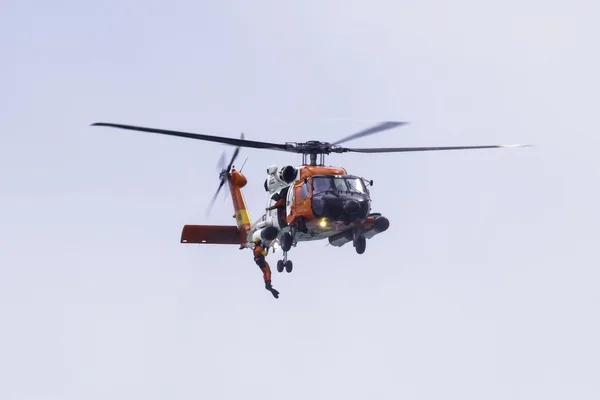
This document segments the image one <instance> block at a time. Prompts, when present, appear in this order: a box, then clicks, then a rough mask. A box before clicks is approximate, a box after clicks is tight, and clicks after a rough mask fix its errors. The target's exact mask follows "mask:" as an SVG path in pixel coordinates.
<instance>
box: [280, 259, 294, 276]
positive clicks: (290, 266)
mask: <svg viewBox="0 0 600 400" xmlns="http://www.w3.org/2000/svg"><path fill="white" fill-rule="evenodd" d="M280 261H281V260H280ZM293 268H294V264H293V263H292V260H287V261H286V262H285V270H286V272H287V273H288V274H289V273H290V272H292V269H293Z"/></svg>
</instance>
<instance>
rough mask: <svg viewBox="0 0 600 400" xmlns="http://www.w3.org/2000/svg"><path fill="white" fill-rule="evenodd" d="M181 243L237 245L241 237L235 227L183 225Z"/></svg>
mask: <svg viewBox="0 0 600 400" xmlns="http://www.w3.org/2000/svg"><path fill="white" fill-rule="evenodd" d="M181 243H204V244H237V245H239V244H240V243H241V235H240V231H239V230H238V228H237V226H233V225H232V226H224V225H185V226H184V227H183V230H182V231H181Z"/></svg>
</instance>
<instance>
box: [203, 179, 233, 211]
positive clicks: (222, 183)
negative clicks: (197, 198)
mask: <svg viewBox="0 0 600 400" xmlns="http://www.w3.org/2000/svg"><path fill="white" fill-rule="evenodd" d="M225 182H227V179H221V183H220V184H219V188H218V189H217V191H216V192H215V195H214V196H213V198H212V200H211V201H210V204H209V205H208V207H207V208H206V211H205V213H204V215H205V216H207V217H208V214H210V211H211V210H212V207H213V205H214V204H215V201H216V200H217V196H218V195H219V192H220V191H221V189H222V188H223V185H225Z"/></svg>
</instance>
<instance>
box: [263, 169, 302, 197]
mask: <svg viewBox="0 0 600 400" xmlns="http://www.w3.org/2000/svg"><path fill="white" fill-rule="evenodd" d="M267 174H269V176H268V177H267V182H266V185H265V189H267V191H269V192H271V193H274V192H276V191H278V190H280V189H283V188H285V187H288V186H290V185H291V184H292V183H294V182H295V181H296V179H297V177H298V168H296V167H294V166H292V165H285V166H283V167H277V166H276V165H272V166H270V167H269V168H267Z"/></svg>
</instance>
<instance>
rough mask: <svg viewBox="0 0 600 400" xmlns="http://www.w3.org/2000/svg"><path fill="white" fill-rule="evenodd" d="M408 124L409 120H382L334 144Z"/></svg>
mask: <svg viewBox="0 0 600 400" xmlns="http://www.w3.org/2000/svg"><path fill="white" fill-rule="evenodd" d="M406 124H408V122H395V121H387V122H381V123H379V124H377V125H375V126H372V127H370V128H368V129H364V130H362V131H360V132H356V133H354V134H352V135H350V136H346V137H345V138H343V139H340V140H338V141H337V142H334V143H332V145H333V146H335V145H338V144H340V143H345V142H347V141H350V140H354V139H358V138H359V137H363V136H368V135H372V134H374V133H378V132H382V131H387V130H388V129H393V128H396V127H398V126H401V125H406Z"/></svg>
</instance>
